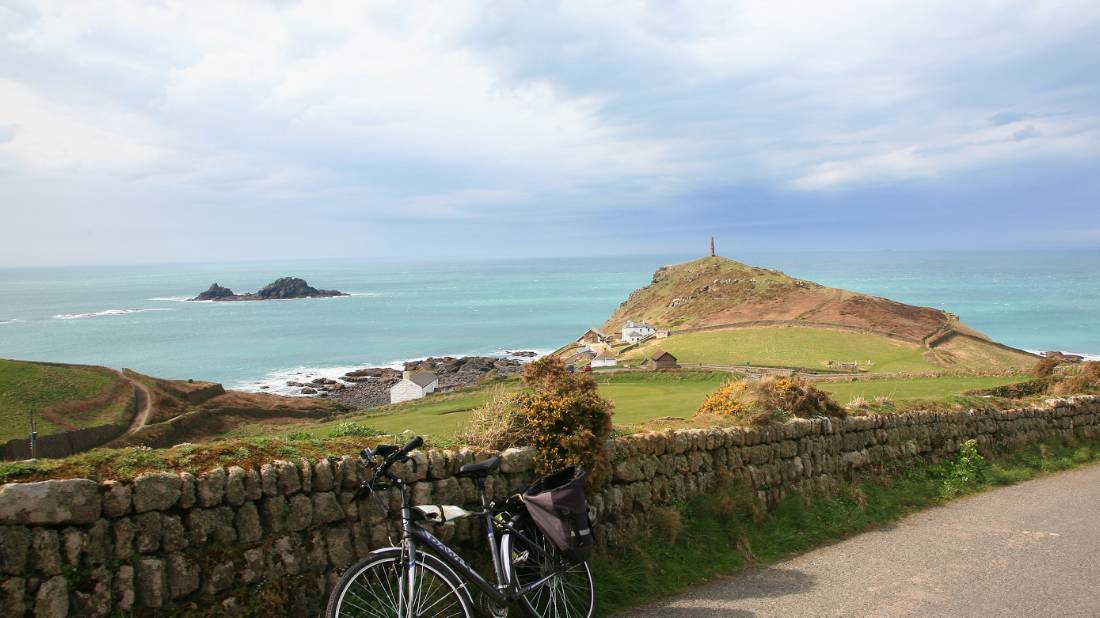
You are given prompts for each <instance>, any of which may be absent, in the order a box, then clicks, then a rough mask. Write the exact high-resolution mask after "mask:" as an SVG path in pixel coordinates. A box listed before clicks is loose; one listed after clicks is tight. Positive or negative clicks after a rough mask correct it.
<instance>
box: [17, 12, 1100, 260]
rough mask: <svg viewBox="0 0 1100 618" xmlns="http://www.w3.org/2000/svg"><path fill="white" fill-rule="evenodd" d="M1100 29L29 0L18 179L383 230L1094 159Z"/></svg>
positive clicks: (823, 15) (195, 211)
mask: <svg viewBox="0 0 1100 618" xmlns="http://www.w3.org/2000/svg"><path fill="white" fill-rule="evenodd" d="M1097 24H1100V5H1097V4H1096V3H1093V2H1083V1H1082V2H1077V1H1067V2H1046V3H1042V4H1041V5H1037V4H1032V3H1023V2H1008V3H992V4H984V5H976V6H968V7H966V9H965V10H963V9H961V8H960V7H959V6H958V4H957V3H949V2H932V3H920V4H912V3H901V2H870V1H855V0H844V1H841V2H838V3H828V4H824V3H817V4H814V3H809V4H807V3H803V2H794V1H793V0H791V1H786V0H781V1H777V2H768V3H748V2H717V1H715V2H692V3H679V4H676V3H674V4H660V5H651V4H639V3H634V2H606V3H591V2H579V1H578V2H574V1H563V2H557V3H522V4H512V3H488V2H477V1H472V0H462V1H456V2H448V3H421V2H398V1H396V0H390V1H383V2H372V3H366V4H364V3H361V2H351V1H339V0H334V1H333V2H330V3H326V4H325V6H324V7H323V8H318V6H317V5H314V4H311V3H267V2H260V1H258V0H257V1H250V0H243V1H241V2H233V3H130V2H123V1H109V0H104V1H102V2H92V1H89V2H81V3H76V4H74V3H68V2H52V1H47V0H43V1H42V2H35V3H30V2H25V3H20V2H14V3H8V4H6V5H5V6H3V7H0V171H2V172H3V174H2V175H0V182H4V183H8V185H6V186H0V191H4V190H5V189H14V188H15V187H16V186H18V188H19V191H18V192H14V191H7V193H8V194H11V195H15V194H18V195H25V196H28V197H27V198H26V199H28V200H31V199H47V198H45V197H38V198H33V197H32V196H46V195H53V196H55V197H52V198H49V199H56V200H61V199H62V198H61V197H57V196H60V195H62V193H60V192H56V191H54V189H55V188H56V187H57V186H74V187H79V186H91V181H92V180H94V186H95V187H97V190H98V191H100V193H99V195H98V197H100V198H103V199H104V200H106V199H107V196H110V202H111V203H114V204H118V205H119V206H118V208H119V209H121V211H120V213H119V215H120V216H121V217H122V218H123V219H126V220H135V221H148V223H147V224H146V225H148V226H149V227H151V228H156V229H160V228H165V229H177V228H178V226H179V224H178V223H177V222H176V221H175V220H172V219H171V218H172V217H184V216H186V217H192V218H195V219H196V220H201V219H203V218H217V220H218V221H219V222H221V224H222V225H224V226H227V228H233V229H234V230H235V231H236V232H237V234H238V235H239V236H241V237H246V236H247V235H248V233H249V231H250V230H251V229H252V228H251V227H249V224H250V222H251V221H254V219H255V217H256V216H257V215H258V213H272V214H273V215H274V216H278V217H290V216H293V215H292V213H302V212H310V213H313V216H314V217H315V219H316V220H339V221H344V222H345V224H346V225H359V226H368V225H370V226H373V227H371V229H372V230H373V232H375V233H378V234H380V235H385V234H384V232H382V231H379V230H382V229H383V228H384V226H386V225H390V226H396V225H397V224H398V223H400V222H406V223H408V225H409V226H411V227H415V226H417V225H420V224H422V223H423V222H424V221H426V220H432V219H436V218H442V219H447V220H452V221H467V222H478V223H479V224H482V225H490V224H491V223H490V222H491V220H492V219H493V218H494V217H502V216H504V215H505V214H506V215H507V217H508V219H509V225H514V226H522V225H524V224H525V223H526V224H527V225H528V226H529V229H532V230H537V229H539V223H540V222H542V221H545V220H546V219H547V218H548V217H549V216H551V215H550V214H548V213H551V212H552V213H553V216H554V217H555V218H557V219H558V220H562V221H564V220H568V219H570V218H572V219H573V220H593V217H595V216H599V217H602V218H604V219H605V220H614V218H615V214H616V213H623V214H627V215H629V214H638V213H644V214H645V215H646V216H647V217H669V218H671V217H674V216H675V213H676V212H677V211H681V210H690V209H692V208H695V207H697V206H698V205H696V204H692V203H691V200H692V199H695V198H694V197H693V196H698V195H705V194H708V193H722V192H724V191H733V190H736V189H737V188H744V187H751V188H753V190H757V189H759V188H761V187H764V188H766V189H767V190H768V191H772V192H776V193H777V194H783V193H784V192H789V193H796V194H799V195H807V194H809V195H812V194H820V195H822V196H826V197H823V199H828V198H827V196H831V195H834V194H836V193H838V192H858V191H862V190H869V189H870V190H875V189H877V188H880V187H884V186H896V187H899V188H901V189H904V188H905V187H912V186H917V185H920V184H921V183H927V182H930V181H933V180H937V181H938V180H943V179H948V178H952V177H956V178H961V177H963V176H964V175H966V174H970V173H974V172H977V171H980V170H983V169H994V168H998V167H1003V166H1027V165H1032V166H1034V164H1035V163H1036V162H1039V161H1042V162H1045V163H1051V162H1080V161H1088V160H1091V159H1092V158H1095V157H1096V156H1097V155H1098V153H1097V142H1098V141H1100V140H1098V133H1097V131H1098V129H1100V114H1098V113H1097V112H1096V110H1097V109H1100V85H1098V84H1097V82H1096V81H1095V80H1092V79H1090V78H1089V77H1088V76H1091V75H1095V74H1097V73H1100V53H1098V44H1097V43H1096V42H1095V40H1094V37H1093V36H1092V34H1093V32H1094V31H1095V26H1096V25H1097ZM1052 68H1056V69H1057V70H1052ZM74 193H75V194H80V192H79V191H76V192H74ZM74 193H64V195H66V196H71V195H73V194H74ZM65 199H71V197H66V198H65ZM799 199H801V198H799ZM124 204H125V205H127V206H122V205H124ZM17 206H18V207H20V208H32V207H35V206H36V205H35V204H32V203H30V202H28V203H26V204H18V205H17ZM53 206H54V207H55V208H54V209H53V210H56V211H57V212H65V211H66V209H69V210H75V209H76V208H77V206H74V205H72V204H68V203H60V202H59V203H57V204H54V205H53ZM14 207H16V206H6V208H14ZM745 216H750V217H751V216H753V215H752V213H748V214H746V215H745ZM791 216H792V217H793V218H794V219H798V220H802V219H805V218H806V217H807V215H806V214H805V213H792V215H791ZM158 217H159V218H158ZM59 219H60V220H64V219H65V217H63V216H60V217H59ZM633 220H640V218H639V217H634V219H633ZM766 220H771V218H770V217H769V218H766ZM739 223H740V224H743V225H745V226H751V225H752V222H751V221H739ZM386 229H397V228H396V227H390V228H386ZM26 236H28V234H25V233H24V234H18V233H13V238H14V239H15V241H16V242H18V238H19V237H26ZM269 240H270V238H267V239H265V241H269ZM46 242H48V241H46ZM242 242H243V241H242ZM547 244H548V245H551V244H553V243H551V242H550V241H547ZM11 251H12V255H17V254H19V247H18V246H15V247H14V248H13V249H12V250H11ZM0 257H3V255H0Z"/></svg>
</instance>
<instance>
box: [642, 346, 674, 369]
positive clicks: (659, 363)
mask: <svg viewBox="0 0 1100 618" xmlns="http://www.w3.org/2000/svg"><path fill="white" fill-rule="evenodd" d="M649 368H650V369H653V370H657V369H679V368H680V365H679V363H677V361H676V357H675V356H673V355H671V354H669V353H668V352H665V351H663V350H657V351H656V352H654V353H653V356H650V357H649Z"/></svg>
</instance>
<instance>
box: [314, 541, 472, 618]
mask: <svg viewBox="0 0 1100 618" xmlns="http://www.w3.org/2000/svg"><path fill="white" fill-rule="evenodd" d="M417 558H418V562H419V563H418V564H417V566H416V570H415V574H414V581H413V592H412V595H405V596H409V597H410V598H411V601H412V605H413V615H414V616H423V617H425V618H473V616H474V610H473V604H472V602H471V601H470V599H469V596H468V595H467V594H466V593H465V589H464V588H463V587H462V585H461V583H460V582H459V580H458V578H457V576H456V575H455V574H454V572H453V571H451V569H450V568H449V567H448V566H447V565H446V564H444V563H443V562H442V561H441V560H439V559H438V558H436V557H435V556H432V555H430V554H424V553H418V554H417ZM403 569H404V565H403V564H402V563H401V550H400V549H398V548H392V549H385V550H379V551H377V552H373V553H372V554H371V555H370V556H367V557H366V558H364V559H363V560H362V561H360V562H358V563H356V564H354V565H352V566H351V568H349V569H348V570H347V571H345V572H344V575H343V576H342V577H340V581H339V582H337V584H336V587H335V588H333V590H332V594H330V595H329V601H328V607H327V608H326V610H325V616H326V617H327V618H404V614H403V613H401V610H399V607H400V605H401V602H400V600H399V599H401V598H402V596H401V594H400V592H401V573H402V570H403Z"/></svg>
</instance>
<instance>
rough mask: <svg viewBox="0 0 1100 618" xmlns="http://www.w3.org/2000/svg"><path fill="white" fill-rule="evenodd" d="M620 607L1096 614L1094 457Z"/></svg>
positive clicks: (708, 612)
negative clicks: (657, 599) (666, 596)
mask: <svg viewBox="0 0 1100 618" xmlns="http://www.w3.org/2000/svg"><path fill="white" fill-rule="evenodd" d="M622 615H623V616H661V617H669V618H674V617H685V618H686V617H691V618H700V617H703V616H732V617H734V618H740V617H745V616H1100V465H1096V466H1089V467H1086V468H1080V469H1077V470H1074V471H1070V472H1063V473H1059V474H1056V475H1052V476H1048V477H1043V478H1040V479H1037V480H1033V481H1028V482H1026V483H1023V484H1020V485H1015V486H1012V487H1005V488H1001V489H996V490H993V491H989V492H986V493H983V494H979V495H976V496H972V497H969V498H964V499H961V500H956V501H954V502H951V503H949V504H947V505H946V506H943V507H937V508H934V509H930V510H927V511H923V512H921V513H918V514H916V515H912V516H910V517H907V518H906V519H904V520H902V521H900V522H898V523H897V524H895V525H892V526H889V527H885V528H881V529H877V530H875V531H872V532H867V533H864V534H861V535H859V536H857V537H854V538H851V539H848V540H846V541H842V542H840V543H837V544H835V545H830V546H828V547H823V548H821V549H817V550H815V551H812V552H810V553H807V554H804V555H802V556H798V557H796V558H792V559H790V560H787V561H785V562H781V563H777V564H775V565H772V566H770V567H767V568H761V569H755V570H750V571H745V572H741V573H739V574H736V575H733V576H730V577H725V578H721V579H719V580H717V581H713V582H711V583H708V584H705V585H703V586H700V587H698V588H695V589H693V590H691V591H689V592H688V593H687V594H684V595H682V596H679V597H676V598H673V599H670V600H667V601H663V602H661V603H658V604H654V605H651V606H647V607H644V608H638V609H635V610H631V611H627V612H624V613H623V614H622Z"/></svg>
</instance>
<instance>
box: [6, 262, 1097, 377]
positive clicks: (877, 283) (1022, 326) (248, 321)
mask: <svg viewBox="0 0 1100 618" xmlns="http://www.w3.org/2000/svg"><path fill="white" fill-rule="evenodd" d="M690 257H691V256H634V257H602V258H569V259H523V260H508V261H495V262H494V261H476V262H474V261H468V262H439V263H413V264H410V263H385V262H376V261H362V262H355V261H341V262H298V263H240V264H229V265H226V264H202V265H171V266H117V267H80V268H35V269H0V357H4V358H22V359H33V360H53V361H65V362H79V363H94V364H103V365H109V366H112V367H130V368H133V369H136V370H138V371H141V372H144V373H149V374H153V375H158V376H164V377H174V378H188V377H194V378H203V379H211V380H217V381H220V382H224V383H225V384H227V385H230V386H236V387H247V386H256V385H257V384H258V383H259V382H266V383H272V384H278V383H281V382H282V381H285V380H286V379H287V378H288V377H289V376H292V375H295V374H296V373H301V374H311V375H313V374H316V375H331V374H334V373H338V372H342V371H344V370H346V368H350V367H358V366H364V365H381V364H393V363H396V362H399V361H401V360H404V359H410V358H420V357H424V356H428V355H464V354H497V353H502V352H503V351H505V350H520V349H527V350H537V351H541V352H545V351H549V350H553V349H555V348H557V347H558V346H559V345H561V344H562V343H564V342H565V341H567V340H570V339H572V338H574V337H576V336H577V335H579V334H580V333H581V332H583V331H584V330H585V329H586V328H588V327H590V326H594V325H598V324H600V323H601V322H603V321H604V320H605V319H606V318H607V316H608V315H609V314H610V313H611V312H612V311H613V310H614V309H615V308H616V307H617V306H618V304H619V303H620V302H622V301H623V300H624V299H625V298H626V297H627V295H628V294H629V293H630V292H631V291H632V290H634V289H635V288H637V287H640V286H643V285H645V284H646V283H648V282H649V280H650V277H651V276H652V273H653V271H654V269H656V268H657V267H658V266H661V265H664V264H668V263H672V262H677V261H683V260H686V259H689V258H690ZM730 257H733V258H734V259H739V260H742V261H745V262H748V263H751V264H754V265H759V266H766V267H769V268H778V269H781V270H784V271H786V272H788V273H789V274H791V275H794V276H797V277H801V278H805V279H811V280H814V281H819V282H821V283H824V284H827V285H833V286H838V287H844V288H849V289H853V290H858V291H861V292H867V293H871V294H878V295H882V296H887V297H890V298H894V299H896V300H900V301H903V302H908V303H915V304H921V305H929V306H933V307H938V308H942V309H945V310H948V311H951V312H954V313H957V314H958V315H960V316H961V317H962V319H963V320H964V321H965V322H967V323H968V324H970V325H972V326H974V327H975V328H978V329H979V330H982V331H984V332H985V333H987V334H989V335H990V336H992V337H993V338H994V339H996V340H998V341H1002V342H1004V343H1008V344H1010V345H1014V346H1018V347H1022V348H1026V349H1032V350H1046V349H1060V350H1069V351H1075V352H1084V353H1092V354H1100V252H1001V253H984V252H983V253H971V252H957V253H943V252H937V253H785V254H762V253H752V254H743V255H731V256H730ZM284 275H290V276H299V277H303V278H305V279H306V280H308V281H309V282H310V283H311V284H312V285H314V286H316V287H321V288H329V289H332V288H335V289H339V290H343V291H345V292H351V293H353V296H350V297H344V298H332V299H306V300H294V301H266V302H245V303H188V302H182V301H183V299H184V298H187V297H189V296H194V295H195V294H197V293H198V292H200V291H202V290H204V289H206V287H207V286H209V285H210V283H211V282H215V281H216V282H218V283H220V284H222V285H225V286H228V287H230V288H232V289H233V290H235V291H238V292H243V291H254V290H257V289H259V288H260V287H261V286H263V285H264V284H266V283H268V282H270V281H271V280H273V279H275V278H276V277H279V276H284Z"/></svg>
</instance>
